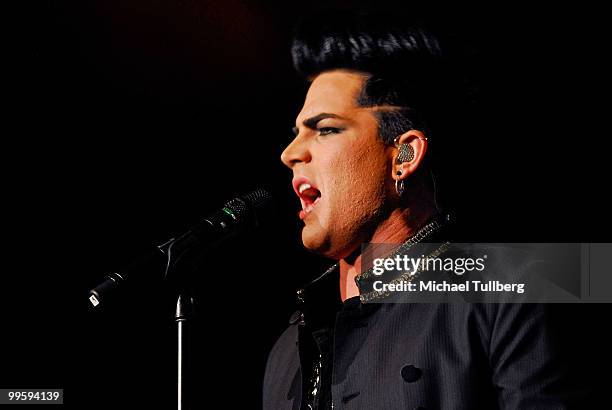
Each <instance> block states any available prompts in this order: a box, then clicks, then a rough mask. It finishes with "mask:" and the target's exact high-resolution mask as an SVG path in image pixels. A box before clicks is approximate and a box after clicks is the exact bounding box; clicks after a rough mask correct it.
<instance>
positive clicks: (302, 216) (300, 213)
mask: <svg viewBox="0 0 612 410" xmlns="http://www.w3.org/2000/svg"><path fill="white" fill-rule="evenodd" d="M320 199H321V197H318V198H317V199H316V201H314V202H313V203H312V205H311V206H310V209H309V210H308V212H306V211H305V210H303V209H301V210H300V212H299V213H298V216H299V217H300V219H302V220H304V218H306V217H307V216H308V215H310V214H311V213H312V211H313V210H314V207H315V206H316V205H317V202H319V200H320Z"/></svg>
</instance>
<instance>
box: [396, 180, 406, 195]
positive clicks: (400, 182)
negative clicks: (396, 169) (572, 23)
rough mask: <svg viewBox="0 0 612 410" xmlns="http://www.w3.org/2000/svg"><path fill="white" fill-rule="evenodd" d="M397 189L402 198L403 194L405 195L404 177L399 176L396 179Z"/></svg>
mask: <svg viewBox="0 0 612 410" xmlns="http://www.w3.org/2000/svg"><path fill="white" fill-rule="evenodd" d="M395 191H396V192H397V194H398V195H399V196H400V198H401V197H402V195H404V180H403V179H399V178H398V179H396V180H395Z"/></svg>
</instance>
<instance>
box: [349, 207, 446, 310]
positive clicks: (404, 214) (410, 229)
mask: <svg viewBox="0 0 612 410" xmlns="http://www.w3.org/2000/svg"><path fill="white" fill-rule="evenodd" d="M434 215H435V211H434V208H429V207H428V208H423V209H418V208H404V209H395V210H394V211H392V212H391V214H390V215H389V217H388V218H387V219H386V220H385V221H383V222H382V223H381V224H380V225H378V227H377V228H376V230H375V231H374V234H373V235H372V237H371V238H370V241H369V242H371V243H389V244H401V243H404V242H405V241H407V240H408V239H409V238H410V237H411V236H413V235H414V234H415V233H416V232H417V231H418V230H419V229H420V228H421V227H422V226H423V225H425V224H426V223H427V222H428V221H429V220H430V219H431V218H432V217H433V216H434ZM360 273H361V247H359V248H357V250H356V251H355V252H354V253H353V254H351V255H350V256H348V257H346V258H344V259H341V260H340V297H341V298H342V301H343V302H344V301H345V300H346V299H349V298H352V297H354V296H359V288H358V287H357V284H356V283H355V278H356V277H357V276H358V275H359V274H360Z"/></svg>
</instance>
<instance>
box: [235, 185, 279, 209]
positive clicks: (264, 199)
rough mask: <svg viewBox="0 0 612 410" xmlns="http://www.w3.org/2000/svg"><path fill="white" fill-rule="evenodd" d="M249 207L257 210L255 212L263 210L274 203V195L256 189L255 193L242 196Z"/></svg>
mask: <svg viewBox="0 0 612 410" xmlns="http://www.w3.org/2000/svg"><path fill="white" fill-rule="evenodd" d="M242 199H243V200H244V202H246V203H247V205H249V206H251V207H253V208H255V210H259V209H263V208H265V207H267V206H268V205H269V204H270V203H271V202H272V195H270V194H269V193H268V191H266V190H265V189H256V190H255V191H253V192H249V193H248V194H246V195H244V196H242Z"/></svg>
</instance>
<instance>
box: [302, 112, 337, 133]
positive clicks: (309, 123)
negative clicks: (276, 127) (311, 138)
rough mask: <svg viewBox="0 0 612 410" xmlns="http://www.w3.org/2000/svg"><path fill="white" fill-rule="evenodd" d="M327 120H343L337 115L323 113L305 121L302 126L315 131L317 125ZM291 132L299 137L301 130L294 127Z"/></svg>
mask: <svg viewBox="0 0 612 410" xmlns="http://www.w3.org/2000/svg"><path fill="white" fill-rule="evenodd" d="M326 118H338V119H343V118H342V117H341V116H339V115H336V114H332V113H327V112H323V113H321V114H317V115H315V116H314V117H310V118H307V119H305V120H304V121H302V124H303V125H304V126H305V127H306V128H310V129H311V130H314V129H316V128H317V124H318V123H319V121H321V120H324V119H326ZM291 131H293V134H294V135H296V136H297V135H298V133H299V132H300V130H299V129H298V127H293V128H291Z"/></svg>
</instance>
